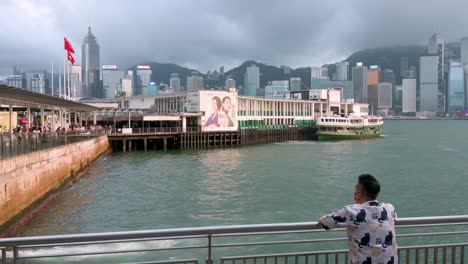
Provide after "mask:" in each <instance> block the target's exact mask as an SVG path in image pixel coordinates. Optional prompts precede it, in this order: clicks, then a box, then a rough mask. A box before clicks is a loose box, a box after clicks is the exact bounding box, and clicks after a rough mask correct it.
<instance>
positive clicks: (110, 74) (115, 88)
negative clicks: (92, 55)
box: [102, 65, 125, 99]
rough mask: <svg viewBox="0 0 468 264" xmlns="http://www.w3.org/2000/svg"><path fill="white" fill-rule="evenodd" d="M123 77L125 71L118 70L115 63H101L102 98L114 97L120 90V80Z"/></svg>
mask: <svg viewBox="0 0 468 264" xmlns="http://www.w3.org/2000/svg"><path fill="white" fill-rule="evenodd" d="M124 78H125V72H124V71H119V69H118V67H117V65H102V88H103V96H102V98H104V99H111V98H115V96H117V95H118V93H119V91H121V90H122V87H121V80H122V79H124Z"/></svg>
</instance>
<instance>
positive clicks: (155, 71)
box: [128, 62, 205, 86]
mask: <svg viewBox="0 0 468 264" xmlns="http://www.w3.org/2000/svg"><path fill="white" fill-rule="evenodd" d="M138 65H150V66H151V71H152V73H151V81H152V82H156V83H157V84H159V83H161V82H163V83H165V84H169V80H170V78H171V74H173V73H178V74H179V78H180V84H181V85H182V86H187V77H188V76H191V75H192V72H194V71H196V72H198V71H197V70H193V69H188V68H184V67H182V66H179V65H177V64H173V63H159V62H144V63H138ZM136 66H137V65H133V66H132V67H130V68H129V69H128V70H136ZM202 75H203V74H202ZM203 77H205V76H204V75H203Z"/></svg>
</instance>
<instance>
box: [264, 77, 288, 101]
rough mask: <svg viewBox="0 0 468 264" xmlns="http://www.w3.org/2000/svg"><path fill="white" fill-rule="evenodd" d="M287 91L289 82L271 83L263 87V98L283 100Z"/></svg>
mask: <svg viewBox="0 0 468 264" xmlns="http://www.w3.org/2000/svg"><path fill="white" fill-rule="evenodd" d="M288 91H289V81H272V82H271V84H269V85H267V86H266V87H265V98H271V99H285V98H286V93H287V92H288Z"/></svg>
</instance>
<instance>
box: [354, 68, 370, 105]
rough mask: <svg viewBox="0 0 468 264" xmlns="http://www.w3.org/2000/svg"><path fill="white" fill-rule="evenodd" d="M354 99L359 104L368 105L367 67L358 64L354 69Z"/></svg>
mask: <svg viewBox="0 0 468 264" xmlns="http://www.w3.org/2000/svg"><path fill="white" fill-rule="evenodd" d="M352 78H353V97H354V100H355V102H357V103H367V78H368V76H367V67H366V66H363V65H362V63H357V65H356V66H355V67H353V69H352Z"/></svg>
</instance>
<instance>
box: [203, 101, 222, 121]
mask: <svg viewBox="0 0 468 264" xmlns="http://www.w3.org/2000/svg"><path fill="white" fill-rule="evenodd" d="M211 106H212V108H213V113H211V115H210V117H208V120H206V123H205V126H206V127H219V110H221V99H220V98H219V97H218V96H213V99H212V100H211Z"/></svg>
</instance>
